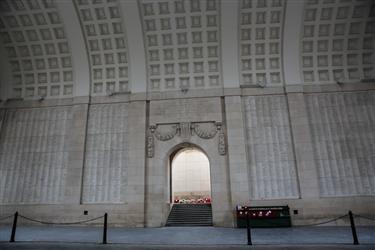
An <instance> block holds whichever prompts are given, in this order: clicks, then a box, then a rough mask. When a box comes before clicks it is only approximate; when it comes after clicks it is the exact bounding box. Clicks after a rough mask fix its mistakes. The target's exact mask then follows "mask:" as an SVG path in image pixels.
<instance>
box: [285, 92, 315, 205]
mask: <svg viewBox="0 0 375 250" xmlns="http://www.w3.org/2000/svg"><path fill="white" fill-rule="evenodd" d="M287 99H288V105H289V113H290V125H291V129H292V136H293V144H294V150H295V157H296V166H297V171H298V180H299V188H300V196H301V198H302V199H315V198H316V199H317V198H319V183H318V173H317V169H316V164H315V161H314V152H313V144H312V143H313V142H312V136H311V131H310V128H309V121H308V117H307V110H306V104H305V98H304V94H303V93H288V94H287Z"/></svg>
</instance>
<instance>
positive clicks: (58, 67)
mask: <svg viewBox="0 0 375 250" xmlns="http://www.w3.org/2000/svg"><path fill="white" fill-rule="evenodd" d="M374 16H375V7H374V4H373V3H372V1H370V0H369V1H366V0H365V1H357V0H308V1H294V0H257V1H256V0H238V1H236V0H160V1H159V0H158V1H152V0H127V1H119V0H70V1H54V0H29V1H26V0H3V1H0V35H1V41H2V43H1V45H0V53H1V58H0V65H1V66H2V67H1V70H0V80H1V82H0V83H1V84H0V93H1V94H0V98H2V99H6V98H26V99H34V98H38V97H41V96H43V97H46V98H67V97H74V96H88V95H93V96H96V95H108V94H110V93H129V92H132V93H147V92H149V93H154V92H155V93H159V92H166V91H176V90H180V89H196V90H210V89H223V88H224V89H226V88H238V87H240V86H243V87H247V86H252V85H256V86H257V85H261V86H263V85H265V86H266V87H268V86H270V87H272V86H284V85H288V84H322V83H323V84H327V83H334V82H336V81H345V80H346V81H359V80H360V79H369V78H372V79H373V78H374V63H375V60H374V50H375V28H374V27H375V17H374Z"/></svg>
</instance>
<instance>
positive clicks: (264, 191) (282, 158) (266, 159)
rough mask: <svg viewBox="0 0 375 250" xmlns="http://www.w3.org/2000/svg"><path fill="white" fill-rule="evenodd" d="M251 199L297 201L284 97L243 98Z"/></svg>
mask: <svg viewBox="0 0 375 250" xmlns="http://www.w3.org/2000/svg"><path fill="white" fill-rule="evenodd" d="M243 102H244V116H245V122H246V136H247V137H246V139H247V140H246V146H247V151H248V168H249V185H250V190H251V191H250V199H274V198H298V196H299V191H298V184H297V174H296V166H295V159H294V153H293V143H292V137H291V131H290V124H289V117H288V116H289V115H288V107H287V102H286V98H285V96H273V95H271V96H256V97H254V96H251V97H244V98H243Z"/></svg>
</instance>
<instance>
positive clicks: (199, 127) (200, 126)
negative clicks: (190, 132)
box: [194, 122, 218, 139]
mask: <svg viewBox="0 0 375 250" xmlns="http://www.w3.org/2000/svg"><path fill="white" fill-rule="evenodd" d="M217 131H218V128H217V126H216V124H215V123H212V122H210V123H196V124H194V132H195V134H196V135H197V136H199V137H200V138H202V139H212V138H214V137H215V135H216V133H217Z"/></svg>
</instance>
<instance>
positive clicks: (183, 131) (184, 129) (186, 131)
mask: <svg viewBox="0 0 375 250" xmlns="http://www.w3.org/2000/svg"><path fill="white" fill-rule="evenodd" d="M178 128H179V132H180V137H181V138H183V139H188V138H190V136H191V129H192V128H191V124H190V122H181V123H180V125H179V126H178Z"/></svg>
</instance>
